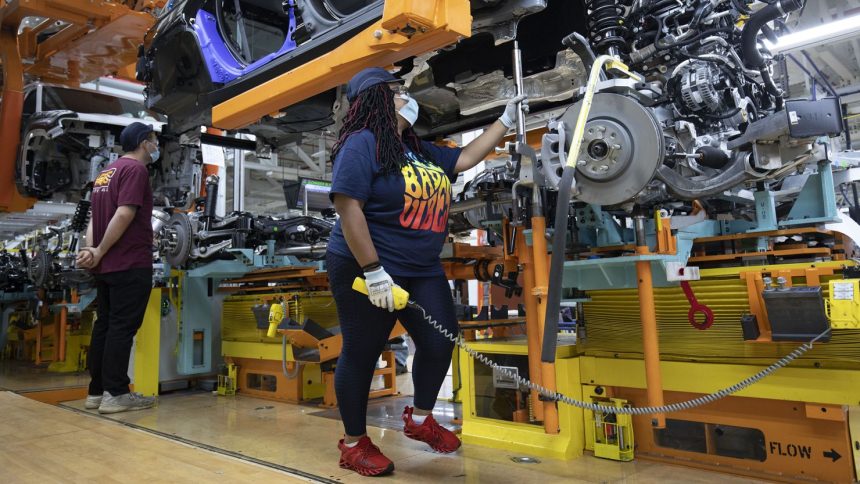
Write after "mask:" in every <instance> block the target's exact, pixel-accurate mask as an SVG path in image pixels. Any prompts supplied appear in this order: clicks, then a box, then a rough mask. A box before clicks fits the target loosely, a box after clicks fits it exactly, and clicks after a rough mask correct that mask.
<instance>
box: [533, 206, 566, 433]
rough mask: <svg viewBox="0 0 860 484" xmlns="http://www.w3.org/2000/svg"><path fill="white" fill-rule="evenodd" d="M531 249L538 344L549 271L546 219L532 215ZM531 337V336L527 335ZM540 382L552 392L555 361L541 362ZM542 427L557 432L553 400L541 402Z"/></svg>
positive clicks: (547, 431) (541, 335) (546, 430)
mask: <svg viewBox="0 0 860 484" xmlns="http://www.w3.org/2000/svg"><path fill="white" fill-rule="evenodd" d="M532 249H533V251H534V268H535V270H534V273H535V274H534V278H535V287H534V290H533V291H532V294H533V295H534V296H535V297H537V303H538V338H539V340H538V342H539V343H538V344H539V347H540V346H542V345H543V332H544V321H546V296H547V286H548V285H549V271H548V269H547V248H546V219H545V218H544V217H532ZM529 339H531V337H529ZM541 382H542V383H543V386H544V388H546V389H547V390H549V391H551V392H554V391H555V390H556V388H555V363H543V362H541ZM543 417H544V418H543V428H544V431H545V432H546V433H548V434H557V433H558V432H559V427H558V407H557V406H556V403H555V402H549V401H545V402H543Z"/></svg>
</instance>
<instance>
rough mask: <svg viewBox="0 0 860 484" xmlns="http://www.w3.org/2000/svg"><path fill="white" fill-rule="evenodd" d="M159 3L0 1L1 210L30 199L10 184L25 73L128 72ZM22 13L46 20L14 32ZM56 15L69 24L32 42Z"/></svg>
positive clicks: (76, 76) (79, 78)
mask: <svg viewBox="0 0 860 484" xmlns="http://www.w3.org/2000/svg"><path fill="white" fill-rule="evenodd" d="M164 3H165V0H142V1H140V2H137V5H135V6H134V8H130V7H128V6H126V5H125V4H123V3H120V2H112V1H99V2H92V1H90V0H9V1H8V2H5V3H3V4H2V6H0V65H2V67H3V79H2V94H0V126H2V127H3V129H2V130H0V211H7V212H19V211H23V210H26V209H28V208H30V207H32V206H33V204H34V203H35V199H32V198H26V197H22V196H21V195H20V194H19V193H18V189H17V186H16V184H15V164H16V161H17V155H18V145H19V142H20V139H19V136H20V133H21V128H22V126H21V113H22V110H23V107H24V77H25V75H26V76H28V77H30V78H34V79H39V80H42V81H47V82H54V83H60V84H69V85H77V84H79V83H81V82H86V81H90V80H93V79H96V78H98V77H100V76H104V75H109V74H116V73H125V74H126V75H127V73H128V68H127V67H128V65H129V64H133V63H134V62H135V59H136V56H137V44H138V43H139V42H140V41H142V39H143V36H144V34H145V33H146V31H147V30H149V28H150V27H152V25H153V24H154V23H155V18H154V17H153V15H152V14H151V13H149V12H150V11H152V10H153V9H155V8H160V7H162V6H163V5H164ZM25 17H44V18H45V20H44V21H42V22H41V23H39V24H38V25H36V26H35V27H32V28H30V27H28V28H25V29H23V31H22V32H21V34H20V35H19V34H18V30H19V28H20V25H21V21H22V20H23V19H24V18H25ZM57 21H62V22H66V23H67V24H68V25H66V26H65V27H63V28H62V29H61V30H60V31H59V32H57V33H55V34H53V35H52V36H50V37H48V38H47V39H46V40H45V41H43V42H37V38H38V35H39V34H40V33H42V32H44V31H45V30H46V29H47V28H49V27H51V26H53V25H54V24H55V22H57Z"/></svg>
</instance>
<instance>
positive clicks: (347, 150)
mask: <svg viewBox="0 0 860 484" xmlns="http://www.w3.org/2000/svg"><path fill="white" fill-rule="evenodd" d="M422 143H423V144H424V147H425V148H426V149H427V151H428V152H430V153H432V155H433V160H432V161H429V160H428V161H426V162H424V161H420V160H419V159H418V157H417V156H415V155H414V154H413V153H411V152H409V151H408V150H407V157H408V158H409V159H410V161H411V162H410V164H409V165H407V166H405V167H404V168H403V169H402V170H401V172H400V173H390V174H387V175H382V174H381V173H380V171H381V166H380V164H379V163H378V161H377V159H376V138H375V137H374V136H373V133H371V132H370V131H368V130H366V129H365V130H362V131H358V132H356V133H354V134H352V135H351V136H350V137H349V138H347V139H346V141H345V142H344V144H343V146H342V147H341V149H340V151H339V152H338V154H337V158H335V160H334V172H333V173H332V187H331V194H332V197H333V196H334V194H336V193H340V194H342V195H346V196H348V197H350V198H354V199H356V200H359V201H362V202H364V217H365V218H366V219H367V227H368V228H369V229H370V238H371V240H373V246H374V247H375V248H376V252H377V255H379V261H380V262H381V263H382V266H383V267H384V268H385V271H386V272H388V273H389V274H391V275H393V276H400V277H421V276H432V275H438V274H442V273H443V271H442V264H441V263H440V262H439V253H440V252H441V251H442V245H443V244H444V243H445V239H446V237H447V236H448V207H449V206H450V205H451V182H453V181H454V180H456V179H457V174H456V173H455V171H454V168H455V167H456V166H457V158H459V157H460V152H461V151H462V150H461V149H460V148H446V147H441V146H436V145H434V144H432V143H428V142H426V141H424V142H422ZM328 250H330V251H332V252H333V253H335V254H337V255H341V256H345V257H353V255H352V252H351V251H350V250H349V246H348V245H347V243H346V239H345V238H344V236H343V230H342V229H341V224H340V219H338V221H337V223H336V224H335V226H334V230H333V231H332V233H331V237H330V238H329V242H328Z"/></svg>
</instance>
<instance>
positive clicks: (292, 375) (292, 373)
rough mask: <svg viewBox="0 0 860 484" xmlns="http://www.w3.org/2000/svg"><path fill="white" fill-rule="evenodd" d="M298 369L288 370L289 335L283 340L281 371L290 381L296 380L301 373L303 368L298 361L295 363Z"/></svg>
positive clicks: (284, 336)
mask: <svg viewBox="0 0 860 484" xmlns="http://www.w3.org/2000/svg"><path fill="white" fill-rule="evenodd" d="M293 363H295V365H296V367H295V368H293V371H289V370H287V335H286V334H284V335H283V337H282V338H281V369H282V370H283V371H284V376H285V377H287V379H288V380H292V379H295V378H296V377H298V376H299V371H301V366H299V362H298V361H294V362H293Z"/></svg>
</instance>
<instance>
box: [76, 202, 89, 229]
mask: <svg viewBox="0 0 860 484" xmlns="http://www.w3.org/2000/svg"><path fill="white" fill-rule="evenodd" d="M91 205H92V202H90V201H89V200H86V199H82V200H81V201H79V202H78V204H77V205H76V206H75V215H74V216H72V223H71V226H72V230H74V231H75V232H83V231H85V230H87V223H89V221H90V206H91Z"/></svg>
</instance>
